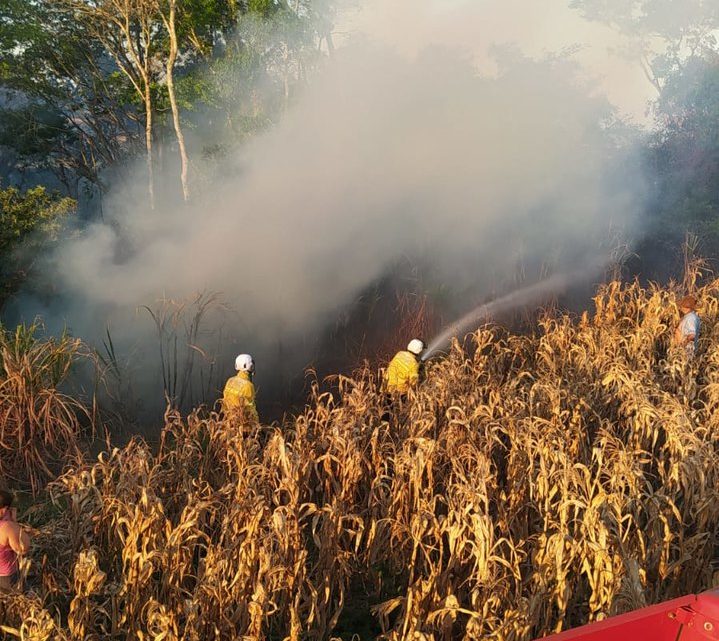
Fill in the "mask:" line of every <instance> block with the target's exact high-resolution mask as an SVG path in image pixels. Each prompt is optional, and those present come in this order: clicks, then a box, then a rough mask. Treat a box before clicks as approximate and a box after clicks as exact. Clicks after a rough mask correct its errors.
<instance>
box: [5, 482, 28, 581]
mask: <svg viewBox="0 0 719 641" xmlns="http://www.w3.org/2000/svg"><path fill="white" fill-rule="evenodd" d="M12 504H13V495H12V494H10V492H7V491H6V490H0V590H2V591H7V590H12V589H13V588H14V587H15V583H16V581H17V572H18V562H17V560H18V556H19V555H21V554H26V553H27V552H28V550H29V549H30V537H29V536H28V535H27V532H25V531H24V530H23V529H22V527H20V525H19V524H18V523H17V521H16V519H17V515H16V511H15V508H13V506H12Z"/></svg>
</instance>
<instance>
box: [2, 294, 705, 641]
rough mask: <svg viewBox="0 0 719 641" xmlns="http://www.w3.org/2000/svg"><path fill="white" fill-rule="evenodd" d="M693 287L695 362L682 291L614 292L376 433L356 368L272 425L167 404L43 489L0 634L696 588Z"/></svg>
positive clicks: (466, 355)
mask: <svg viewBox="0 0 719 641" xmlns="http://www.w3.org/2000/svg"><path fill="white" fill-rule="evenodd" d="M697 293H698V296H699V298H700V301H701V309H700V312H701V315H702V317H703V320H704V335H703V338H702V341H701V348H700V350H699V355H698V359H697V362H696V364H695V367H694V371H691V368H689V369H688V368H687V367H686V365H685V364H684V363H683V362H682V361H681V359H676V358H674V357H673V356H672V355H671V352H670V351H669V350H668V346H669V341H670V338H671V333H672V329H673V326H674V324H675V322H676V320H677V312H676V308H675V306H674V294H673V293H672V292H670V291H665V290H662V289H659V288H650V289H646V290H645V289H642V288H640V287H639V286H638V285H636V284H631V285H626V286H622V285H620V284H618V283H611V284H609V285H607V286H605V287H603V288H602V289H601V290H600V291H599V292H598V294H597V297H596V301H595V302H596V312H595V313H594V314H593V315H592V316H591V317H590V316H588V315H585V316H584V317H583V318H581V319H578V320H577V321H573V320H571V319H570V318H568V317H564V316H561V315H560V316H557V315H555V316H552V317H547V318H545V319H544V320H543V321H542V323H541V326H540V328H539V329H538V331H537V333H536V335H535V336H531V337H523V336H514V335H510V334H508V333H506V332H503V331H502V330H500V329H497V328H487V329H483V330H481V331H479V332H478V333H477V334H476V335H475V337H474V342H475V344H476V348H477V349H476V351H473V352H466V351H464V350H462V349H461V348H460V347H459V346H458V345H457V344H455V346H454V347H453V349H452V350H451V352H450V354H449V356H448V357H447V358H446V359H444V360H442V361H439V362H436V363H433V364H432V365H431V366H430V367H429V372H428V378H427V381H426V382H425V384H424V385H423V386H422V387H421V389H420V390H418V391H417V393H416V394H413V395H411V397H410V398H409V400H408V401H407V402H406V404H405V405H404V406H402V407H398V408H395V411H394V416H393V417H392V420H391V421H390V423H389V424H387V423H383V422H382V421H381V416H382V413H383V410H382V403H381V394H380V391H379V388H378V383H377V377H376V376H375V374H374V373H372V372H368V371H365V372H360V373H359V374H358V375H357V376H356V377H354V378H352V379H348V378H341V379H340V394H335V395H330V394H322V393H320V392H319V391H318V390H315V391H314V394H313V397H312V399H311V402H310V403H309V405H308V408H307V410H306V411H305V412H304V413H303V414H302V415H300V416H298V417H297V418H296V419H295V420H294V421H293V422H292V423H291V424H288V425H285V426H284V427H283V428H279V427H252V428H250V427H246V426H243V425H241V424H236V423H232V422H229V421H224V422H223V421H222V420H221V419H220V418H219V417H217V416H211V417H209V418H200V417H199V416H198V415H196V414H194V415H191V416H190V417H188V418H186V419H184V418H182V417H180V416H179V415H177V414H175V413H169V414H168V416H167V420H166V426H165V429H164V432H163V435H162V442H161V445H160V447H159V450H158V451H157V452H152V451H151V450H150V448H149V447H148V446H147V445H145V444H144V443H143V442H142V441H140V440H134V441H132V442H131V443H130V444H129V445H127V446H126V447H125V448H123V449H115V450H113V451H111V452H107V453H105V454H103V455H101V456H100V457H99V458H98V460H97V461H96V462H95V463H92V464H87V465H85V466H82V467H79V468H77V469H74V470H72V471H70V472H67V473H66V474H65V475H64V476H62V477H61V478H59V479H58V480H57V481H56V482H55V483H54V484H53V486H52V496H53V498H54V501H55V502H56V504H57V506H58V508H60V509H59V510H58V513H57V516H56V517H55V518H54V519H52V520H51V521H50V522H49V523H48V524H47V525H45V526H44V527H43V528H42V532H41V534H40V536H39V537H38V538H37V545H36V548H35V551H34V553H33V564H32V567H31V569H30V573H29V576H28V579H29V583H30V584H31V585H33V586H35V588H34V589H35V592H36V596H34V597H32V598H28V597H14V598H13V597H10V598H5V599H4V600H0V602H1V603H2V604H3V607H4V608H5V609H6V612H7V614H6V616H5V620H4V626H5V627H4V628H3V630H4V631H5V634H6V635H7V636H8V638H10V636H11V635H21V634H24V638H26V639H34V640H38V641H39V640H40V639H43V640H44V639H150V638H152V639H165V640H168V641H170V640H173V639H187V640H200V639H202V640H204V639H228V640H229V639H238V638H243V639H247V640H250V639H251V640H260V639H278V640H279V639H290V640H291V641H296V640H299V639H326V638H328V637H331V636H332V635H333V634H336V633H337V632H336V629H337V626H338V625H340V626H341V625H342V619H341V617H342V615H343V612H346V611H347V610H351V609H352V608H356V607H357V606H356V603H357V600H358V596H357V595H358V594H360V593H363V594H364V595H369V601H370V603H371V604H372V606H373V607H372V616H373V617H374V620H375V621H376V624H377V625H379V626H381V628H382V630H383V634H384V637H385V638H386V639H389V640H393V641H394V640H397V641H399V640H409V639H416V640H422V639H435V640H438V641H439V640H440V639H442V640H449V639H478V638H488V639H501V640H507V641H510V640H512V641H513V640H526V639H531V638H534V637H536V636H540V635H543V634H546V633H549V632H551V631H553V630H559V629H562V628H564V627H567V626H569V625H575V624H579V623H583V622H586V621H591V620H596V619H599V618H601V617H605V616H608V615H610V614H612V613H615V612H618V611H622V610H626V609H629V608H633V607H638V606H640V605H642V604H645V603H652V602H657V601H660V600H662V599H667V598H670V597H673V596H677V595H680V594H684V593H688V592H692V591H697V590H702V589H705V588H707V587H710V586H711V583H712V572H713V567H712V563H713V561H714V558H715V548H716V543H717V528H718V527H719V468H717V466H716V451H717V444H718V443H717V441H718V438H719V437H718V436H717V435H718V434H719V425H717V422H718V421H719V418H717V417H719V413H718V412H717V410H718V409H719V350H718V349H717V346H718V345H719V324H717V319H718V318H719V281H715V282H711V283H709V284H707V285H706V286H705V287H704V288H702V289H700V290H699V291H698V292H697ZM696 372H701V375H700V376H699V378H698V380H696V381H695V382H694V383H692V376H695V375H696ZM366 598H367V597H365V600H366ZM367 616H368V617H369V616H370V614H369V613H367ZM338 622H339V623H338ZM22 626H25V629H24V630H23V629H22ZM346 632H347V631H346V630H343V634H345V638H347V639H349V638H350V635H348V634H347V633H346Z"/></svg>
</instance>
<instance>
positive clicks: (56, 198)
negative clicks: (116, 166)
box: [0, 186, 77, 302]
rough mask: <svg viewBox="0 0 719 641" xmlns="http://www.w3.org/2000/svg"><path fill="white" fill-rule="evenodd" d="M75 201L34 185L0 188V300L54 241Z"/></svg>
mask: <svg viewBox="0 0 719 641" xmlns="http://www.w3.org/2000/svg"><path fill="white" fill-rule="evenodd" d="M76 206H77V203H76V201H75V200H73V199H72V198H66V197H62V196H60V195H59V194H56V193H48V192H47V190H46V189H45V188H44V187H42V186H39V187H34V188H32V189H28V190H27V191H26V192H24V193H22V192H20V190H18V189H16V188H15V187H8V188H5V189H0V274H2V282H3V286H2V290H0V302H1V301H2V299H3V298H4V297H5V296H7V295H8V294H9V293H11V292H12V291H14V290H15V289H16V288H17V287H18V285H19V284H20V283H21V282H22V281H23V280H25V279H26V278H27V276H28V274H29V273H30V271H31V270H32V266H33V264H34V261H35V259H36V258H37V256H38V255H39V254H40V250H41V249H45V248H46V247H47V245H48V244H49V243H52V242H54V241H56V240H57V239H58V238H59V236H60V233H61V231H62V229H63V227H64V223H65V221H66V219H67V217H68V216H69V215H70V214H72V213H74V212H75V210H76Z"/></svg>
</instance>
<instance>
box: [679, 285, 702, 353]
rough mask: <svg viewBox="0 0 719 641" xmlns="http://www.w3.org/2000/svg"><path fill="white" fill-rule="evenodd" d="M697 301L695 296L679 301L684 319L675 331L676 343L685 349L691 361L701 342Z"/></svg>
mask: <svg viewBox="0 0 719 641" xmlns="http://www.w3.org/2000/svg"><path fill="white" fill-rule="evenodd" d="M696 306H697V299H696V298H694V296H685V297H684V298H682V300H681V301H679V311H680V312H681V314H682V319H681V320H680V321H679V324H678V325H677V328H676V330H675V331H674V342H675V343H676V344H677V345H679V346H681V347H683V348H684V351H685V352H686V355H687V357H688V358H689V359H692V358H694V354H695V353H696V348H697V344H698V342H699V331H700V328H701V322H700V320H699V316H698V315H697V313H696V311H695V310H696Z"/></svg>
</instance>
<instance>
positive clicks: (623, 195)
mask: <svg viewBox="0 0 719 641" xmlns="http://www.w3.org/2000/svg"><path fill="white" fill-rule="evenodd" d="M436 6H438V5H436ZM452 6H453V7H454V8H453V9H450V11H449V12H450V13H452V12H453V11H454V12H457V15H456V16H453V21H454V20H456V19H458V18H460V17H461V16H463V15H464V16H465V20H464V21H460V22H461V23H462V24H464V22H469V21H472V20H478V19H479V16H480V15H481V12H479V13H478V10H477V9H474V8H473V9H471V10H468V11H467V12H466V14H465V13H462V12H463V11H464V9H463V6H464V5H462V4H461V3H459V4H457V5H452ZM453 23H454V22H452V24H453ZM398 28H399V27H398ZM510 54H511V55H509V57H507V56H505V57H504V58H501V56H500V61H499V64H498V67H497V68H498V69H503V70H502V71H500V72H499V73H497V74H495V75H493V76H491V77H487V76H484V75H482V74H481V73H480V72H479V71H478V69H477V67H476V66H475V64H474V61H473V60H471V59H469V60H468V59H467V58H466V56H464V55H463V54H462V53H461V52H459V53H458V52H456V51H452V50H450V49H446V48H436V47H435V48H433V47H428V48H425V49H423V50H421V51H417V52H415V53H413V54H412V55H406V54H403V53H401V52H398V51H395V50H393V49H390V48H386V47H382V46H380V45H377V44H368V43H367V42H364V43H357V42H350V43H347V44H346V45H345V46H343V47H342V48H340V49H338V52H337V55H336V56H335V57H334V58H333V59H332V60H331V61H329V62H328V63H327V65H326V68H325V69H324V70H323V71H322V72H321V73H320V74H319V75H318V77H315V78H313V79H312V80H311V81H310V82H309V83H308V85H307V86H306V87H305V88H304V89H303V90H302V92H301V95H300V96H298V97H297V99H296V101H295V103H294V104H293V106H292V108H291V109H290V111H289V112H288V113H287V114H286V116H285V117H284V119H283V120H282V121H281V122H280V123H279V124H278V125H277V126H276V127H274V128H273V129H272V130H270V131H269V132H267V133H266V134H263V135H261V136H259V137H257V138H256V139H254V140H253V141H252V142H251V143H250V144H249V145H247V146H244V147H242V148H240V149H237V150H235V151H234V152H232V153H231V154H230V155H229V157H228V158H227V162H226V165H225V167H224V168H223V170H222V175H219V176H216V177H215V179H214V181H213V183H212V185H211V189H209V190H207V193H205V194H204V195H203V196H202V197H201V198H199V199H197V200H196V201H195V202H193V204H192V205H191V206H189V207H187V208H182V207H167V208H164V209H163V208H160V209H159V210H158V211H154V212H151V211H149V210H148V209H147V208H146V206H145V205H144V202H143V196H142V193H141V188H142V186H143V185H144V180H142V179H138V180H137V181H136V182H137V186H132V187H127V188H123V189H118V188H116V189H115V190H114V196H113V198H114V200H115V202H114V207H113V208H112V209H114V210H115V211H116V212H118V213H117V215H116V220H114V221H106V222H103V223H100V224H95V225H93V226H92V227H91V228H89V229H86V230H84V232H83V233H82V234H81V235H80V237H79V238H76V239H74V240H72V241H70V242H68V243H67V244H65V245H64V246H63V248H62V249H61V251H60V252H59V254H58V255H57V256H56V258H55V265H56V267H55V269H56V272H55V274H54V277H55V279H56V282H57V286H58V289H59V291H60V292H61V300H60V302H58V303H56V305H57V306H56V307H55V309H54V310H52V311H51V312H50V313H51V314H55V317H56V318H62V319H63V320H64V321H66V322H67V323H68V325H69V326H70V327H71V328H72V330H73V331H74V332H75V333H76V334H79V335H81V336H85V337H88V338H93V337H98V336H101V335H102V333H103V332H104V330H105V326H106V324H107V322H108V321H109V322H110V323H111V326H112V328H113V331H114V332H115V340H116V341H117V342H118V343H119V344H120V345H123V346H125V348H127V346H129V345H131V344H134V345H136V346H137V345H139V346H140V347H139V348H137V347H136V350H137V351H138V353H140V354H154V351H153V350H154V347H153V342H152V341H153V338H152V327H151V326H150V324H149V323H147V321H146V320H144V319H138V318H136V317H135V314H136V309H137V308H138V307H139V306H141V305H143V304H152V302H153V301H155V300H157V299H158V298H159V297H162V296H167V297H174V298H182V297H186V296H189V295H191V294H192V293H193V292H196V291H199V290H203V289H209V290H213V291H221V292H222V293H223V296H224V298H225V300H226V301H227V302H228V303H229V305H230V306H231V307H232V308H233V309H234V310H235V315H234V316H232V317H231V325H230V326H229V327H225V330H224V331H225V332H226V335H227V342H226V344H225V347H224V351H223V353H222V361H221V363H220V369H221V370H222V371H226V373H227V374H229V373H230V368H229V363H230V362H231V359H232V358H233V357H234V352H235V351H250V352H253V353H255V354H260V355H261V358H260V359H259V362H260V372H259V374H258V378H259V380H260V381H261V380H262V372H263V370H264V371H265V372H267V370H269V369H270V368H271V367H274V361H273V358H274V356H273V354H275V352H274V351H273V350H275V346H276V345H277V342H278V341H285V340H288V339H290V338H292V337H300V336H306V335H308V334H310V335H311V334H313V333H316V332H317V331H319V330H321V328H322V327H323V326H324V324H325V323H326V322H328V321H331V320H332V319H333V317H334V316H335V315H336V314H337V311H338V310H339V309H341V308H342V307H343V306H345V305H347V304H349V303H351V301H352V300H353V298H354V297H355V296H357V294H358V293H359V292H360V291H361V290H362V289H363V288H365V287H366V286H367V285H368V284H370V283H371V282H372V281H373V280H375V279H377V278H378V277H380V276H382V275H383V274H384V273H386V272H387V270H388V269H390V268H391V266H392V265H393V264H394V263H395V262H396V261H397V260H399V259H400V258H402V257H403V256H410V257H412V256H419V255H421V256H423V257H424V258H427V257H430V258H431V260H432V264H433V266H434V270H435V273H434V278H435V281H436V282H440V283H442V284H444V285H446V286H447V287H448V288H449V289H450V290H451V291H457V292H460V291H472V292H473V293H474V294H475V295H477V294H481V292H482V291H485V292H487V291H491V290H492V289H493V288H495V287H496V286H497V282H501V281H503V280H506V279H507V278H508V276H509V275H511V274H512V273H513V272H514V270H515V269H516V267H517V261H518V259H519V258H521V259H523V260H528V261H530V262H534V263H545V264H552V265H553V266H554V268H556V269H563V268H571V267H572V266H573V265H575V264H577V257H582V258H586V259H590V258H595V257H596V256H597V255H598V253H599V251H600V250H599V249H598V248H599V246H600V245H601V242H602V240H603V239H604V238H605V237H606V234H607V230H608V228H609V226H610V223H611V222H613V223H614V224H621V225H623V226H624V227H625V229H626V230H627V233H628V234H631V232H632V229H633V228H634V225H635V224H636V223H637V220H638V218H637V212H638V210H639V204H640V199H641V195H642V188H641V182H640V179H639V178H638V177H637V176H634V175H630V174H631V172H632V171H633V170H632V165H631V164H630V161H629V159H628V157H627V156H625V155H624V154H623V153H620V152H619V151H618V149H617V148H616V147H615V146H614V142H613V137H612V136H610V135H609V133H608V130H607V123H609V122H611V119H612V110H611V107H610V105H609V103H608V102H607V101H606V100H605V99H603V98H601V97H598V96H597V95H596V91H594V90H592V89H589V88H588V87H587V86H586V84H584V82H583V81H582V80H581V74H579V73H578V69H577V67H576V65H574V64H573V63H570V62H566V61H561V60H554V61H552V62H547V61H544V62H532V61H529V60H526V59H522V58H521V56H519V55H517V54H516V53H511V52H510ZM118 229H120V230H121V233H118ZM127 238H130V239H132V242H131V244H130V247H129V249H128V247H127V241H126V239H127ZM470 302H473V301H470ZM58 309H60V310H61V311H57V310H58ZM47 313H48V312H47V310H46V314H47ZM291 351H293V352H294V356H295V357H296V358H297V359H298V360H297V364H298V365H299V364H300V363H301V362H306V360H303V359H308V358H309V357H310V355H308V354H299V353H297V352H299V351H301V350H291ZM225 352H226V353H225ZM263 359H264V361H263ZM155 380H157V376H155ZM148 385H149V384H148ZM150 387H151V386H150ZM153 393H155V394H156V392H153Z"/></svg>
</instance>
